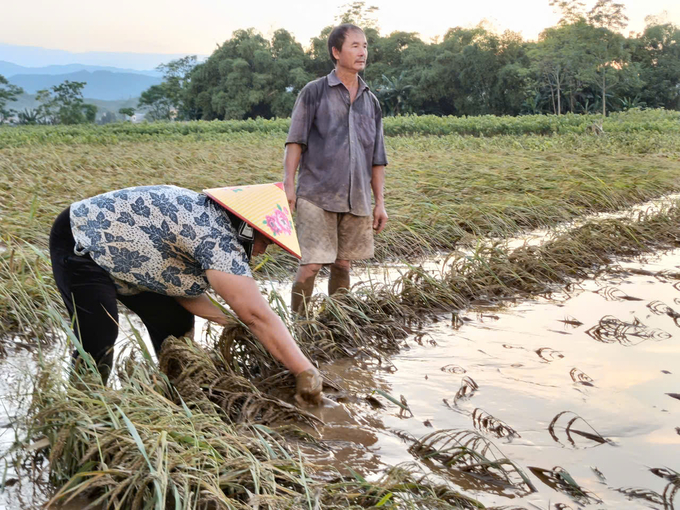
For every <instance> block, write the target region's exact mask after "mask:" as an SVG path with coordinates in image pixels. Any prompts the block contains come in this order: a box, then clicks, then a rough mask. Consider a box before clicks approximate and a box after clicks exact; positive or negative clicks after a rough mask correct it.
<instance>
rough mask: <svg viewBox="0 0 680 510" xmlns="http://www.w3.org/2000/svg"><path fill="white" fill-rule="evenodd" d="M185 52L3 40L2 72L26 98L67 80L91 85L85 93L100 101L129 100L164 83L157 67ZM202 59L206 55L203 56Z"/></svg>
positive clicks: (0, 50) (28, 99)
mask: <svg viewBox="0 0 680 510" xmlns="http://www.w3.org/2000/svg"><path fill="white" fill-rule="evenodd" d="M184 56H186V55H183V54H161V53H129V52H128V53H125V52H101V51H100V52H93V51H87V52H79V53H75V52H70V51H64V50H55V49H49V48H39V47H34V46H19V45H13V44H5V43H0V75H2V76H4V77H5V78H7V80H8V81H9V82H10V83H12V84H14V85H17V86H19V87H21V88H23V89H24V92H25V94H24V96H25V97H24V98H23V99H24V102H25V103H31V102H32V98H31V96H32V95H33V94H35V93H36V92H37V91H38V90H41V89H48V88H50V87H52V86H54V85H59V84H60V83H63V82H64V81H66V80H69V81H81V82H85V83H86V84H87V85H85V87H84V88H83V96H84V97H86V98H90V99H94V100H100V101H127V100H129V99H131V98H138V97H139V96H140V94H141V93H142V92H143V91H145V90H146V89H148V88H149V87H151V86H152V85H157V84H159V83H161V80H162V74H161V73H160V72H158V71H156V70H155V68H156V67H157V66H158V65H160V64H163V63H167V62H170V61H171V60H175V59H177V58H181V57H184ZM199 59H202V56H199Z"/></svg>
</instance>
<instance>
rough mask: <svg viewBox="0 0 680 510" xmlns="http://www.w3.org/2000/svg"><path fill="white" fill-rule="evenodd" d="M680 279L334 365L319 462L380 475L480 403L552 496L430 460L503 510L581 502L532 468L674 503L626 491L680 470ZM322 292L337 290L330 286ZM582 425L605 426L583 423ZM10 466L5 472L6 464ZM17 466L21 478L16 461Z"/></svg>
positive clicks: (525, 305) (544, 303)
mask: <svg viewBox="0 0 680 510" xmlns="http://www.w3.org/2000/svg"><path fill="white" fill-rule="evenodd" d="M623 266H624V267H625V268H627V269H629V270H633V271H636V272H637V273H639V271H637V270H640V269H644V270H645V271H649V272H657V271H662V270H668V271H680V252H675V253H670V254H667V255H664V256H662V257H660V258H659V259H657V260H653V261H651V262H648V263H645V264H640V263H628V264H626V263H624V264H623ZM676 283H677V281H676V280H673V279H668V278H659V277H656V276H652V275H649V274H635V273H629V274H625V275H616V276H608V277H606V278H602V279H598V280H597V281H587V282H585V283H584V284H583V285H582V286H581V287H580V288H579V289H575V290H573V291H572V292H571V293H570V294H568V295H567V294H563V295H558V296H553V298H554V299H552V300H545V299H539V300H535V301H523V302H520V303H519V304H516V305H514V306H511V307H507V308H505V309H502V310H500V309H484V310H476V311H467V312H463V313H461V314H460V317H459V320H457V321H455V322H454V321H452V320H451V319H452V318H451V315H448V316H443V317H442V320H441V321H440V322H438V323H436V324H433V325H431V326H430V327H428V328H426V329H425V330H424V331H423V333H425V334H424V335H421V336H420V337H419V338H418V339H416V338H410V339H408V344H409V346H410V347H409V348H408V349H405V350H403V351H402V353H401V354H399V355H398V356H396V357H394V358H392V359H391V360H390V361H391V364H389V365H388V366H382V367H377V366H364V365H361V364H360V363H357V362H352V361H342V362H337V363H334V364H333V365H330V366H325V367H322V368H323V369H324V370H325V371H326V373H327V374H328V375H329V376H330V377H331V378H334V379H336V380H337V382H338V383H339V384H340V385H341V386H343V387H344V389H345V391H343V392H329V397H330V398H331V399H332V400H334V401H336V402H337V403H338V404H339V405H336V406H334V407H325V408H323V409H319V410H317V411H316V412H317V413H318V414H319V416H320V417H322V418H323V419H324V420H325V421H326V426H325V427H323V428H322V429H321V430H320V433H321V435H322V438H323V439H324V440H325V441H327V443H328V444H329V445H330V446H331V448H332V450H331V451H330V452H323V453H317V454H316V457H317V460H318V461H319V462H330V463H332V464H334V465H336V466H337V467H339V468H340V469H343V468H346V467H348V466H349V467H351V468H352V469H354V470H357V471H361V472H362V473H364V474H365V475H366V476H368V477H373V478H376V477H378V476H379V474H380V472H381V471H382V470H384V468H385V467H386V466H389V465H394V464H398V463H401V462H413V461H414V460H416V458H415V457H414V456H413V455H412V454H411V453H409V450H408V447H409V445H410V444H411V443H410V442H409V441H408V440H404V439H403V438H404V437H407V436H408V435H410V436H415V437H422V436H424V435H426V434H429V433H432V432H434V431H437V430H445V429H465V430H469V429H473V430H474V429H475V421H474V419H473V416H475V414H474V413H475V410H478V411H477V415H478V414H479V413H480V412H481V411H479V410H483V411H484V412H485V413H488V414H489V415H491V416H493V417H494V418H496V419H498V420H502V422H504V423H505V424H506V425H507V426H509V427H511V428H512V429H514V430H515V431H516V433H517V435H514V436H513V437H511V438H508V437H504V438H497V437H495V435H494V434H493V431H488V430H484V427H481V426H479V423H478V426H479V432H480V433H481V434H483V435H484V436H485V437H487V438H488V439H490V440H491V441H493V443H494V444H495V445H496V446H498V447H499V448H500V450H501V451H502V452H503V454H504V455H505V456H506V457H507V458H509V459H511V460H512V461H513V462H515V463H516V464H517V465H518V466H519V467H521V468H522V469H523V470H524V471H525V472H526V473H527V475H528V476H529V477H530V479H531V481H532V483H533V484H534V485H535V486H536V488H537V489H538V492H536V493H532V494H524V495H522V494H518V493H517V492H514V491H512V490H508V489H502V488H494V487H491V486H488V485H483V484H480V482H479V480H477V479H475V478H473V477H471V476H469V475H465V474H461V473H460V472H456V471H451V470H446V469H441V466H440V465H437V463H436V462H434V461H428V462H426V463H424V462H420V465H421V466H422V467H423V468H424V469H426V470H429V469H434V470H435V471H436V475H437V476H439V477H442V478H448V479H449V480H452V481H453V482H454V483H455V484H456V485H457V486H458V487H459V488H460V490H461V491H463V492H465V493H466V494H468V495H470V496H473V497H476V498H478V499H479V500H481V501H482V502H483V503H484V504H486V505H489V506H492V505H517V506H519V507H526V508H543V509H547V508H554V507H555V504H556V503H563V504H566V505H569V507H571V508H574V509H575V508H579V505H578V504H577V503H576V502H575V501H573V500H571V499H570V498H569V497H568V496H566V495H564V494H562V493H560V492H558V491H556V490H554V489H553V488H551V487H550V486H549V485H547V484H546V483H544V482H543V481H541V479H539V478H538V477H537V476H535V475H533V474H532V473H531V472H530V471H529V469H528V468H529V467H537V468H544V469H553V468H555V467H557V466H560V467H562V468H563V469H565V470H567V471H568V472H569V473H570V474H571V475H572V476H573V477H574V479H575V480H576V481H577V482H578V483H579V484H580V485H582V486H583V487H584V488H586V489H588V490H589V491H591V492H592V493H593V494H594V495H596V496H597V498H599V499H600V500H602V503H600V504H597V503H595V504H594V505H593V507H595V508H631V509H633V508H650V507H651V508H663V505H662V504H661V505H659V504H656V505H655V504H653V503H650V502H649V501H646V500H640V499H637V500H635V499H632V500H631V499H628V498H627V497H626V496H625V495H623V494H622V493H620V492H617V489H626V488H631V487H634V488H643V489H646V490H648V491H654V492H656V493H658V494H661V493H662V492H663V490H664V487H665V486H666V484H667V482H666V481H665V480H663V479H662V478H660V477H658V476H656V475H655V474H654V473H653V472H652V471H650V468H664V467H667V468H672V469H675V470H676V471H680V433H679V432H678V430H676V427H680V400H677V399H675V398H673V397H671V396H669V395H667V393H675V394H678V393H680V327H679V325H680V319H678V318H676V317H675V315H674V311H677V312H680V284H677V285H676ZM318 287H319V289H320V290H323V287H324V282H322V281H321V282H319V285H318ZM283 292H284V295H285V294H286V291H285V289H284V290H283ZM633 298H634V299H636V300H633ZM200 328H201V324H199V325H198V328H197V330H200ZM197 336H198V335H197ZM31 366H32V361H31V359H30V356H27V355H26V354H19V355H17V356H13V357H11V358H8V359H7V360H5V361H3V362H2V366H0V374H3V381H4V382H3V384H2V385H0V391H2V392H3V394H4V395H6V394H7V393H8V392H12V393H14V392H15V390H16V387H17V385H18V384H19V380H20V379H21V377H20V374H21V373H25V372H26V371H29V372H30V369H31ZM464 377H469V378H471V379H472V380H474V381H475V383H476V384H477V385H478V389H477V390H476V391H475V392H474V393H473V394H472V395H471V396H468V397H465V398H462V399H458V400H457V401H456V399H455V395H456V393H457V392H458V390H459V388H460V386H461V383H462V382H463V378H464ZM374 389H379V390H381V391H383V392H386V393H388V394H390V395H392V396H394V397H395V398H397V399H399V398H400V397H401V396H403V397H404V399H405V401H406V402H407V404H408V407H409V408H410V410H411V413H408V412H405V411H403V410H401V409H400V408H399V407H397V406H396V405H394V404H392V403H391V402H389V401H388V400H387V399H385V398H384V397H383V396H381V395H380V394H378V393H374V394H373V395H372V396H373V397H374V399H371V400H370V403H369V402H368V401H367V400H366V399H365V398H364V397H365V396H366V395H367V394H369V393H370V392H371V390H374ZM3 404H4V405H5V411H3V418H2V420H0V421H1V422H3V425H4V428H2V429H0V448H2V449H3V450H4V449H6V447H8V446H9V444H11V442H12V440H13V430H12V427H11V426H7V425H9V423H10V422H11V416H12V415H13V414H14V413H15V412H16V409H18V408H20V407H21V402H18V403H12V402H9V401H6V399H5V398H4V397H3ZM563 411H570V412H572V413H576V414H577V415H579V416H581V417H582V418H583V419H585V420H587V423H588V424H590V426H592V427H593V428H594V429H595V430H596V431H597V433H599V434H601V436H603V437H604V438H606V439H607V442H605V443H602V444H601V443H599V442H596V441H593V440H591V439H589V438H588V437H584V436H583V435H581V434H578V433H572V434H568V433H567V431H566V430H565V426H566V425H567V424H568V422H569V420H570V419H571V418H573V417H575V415H574V414H570V415H563V416H562V418H561V419H560V420H558V422H557V425H556V427H555V429H554V431H553V435H554V437H553V435H551V433H550V432H549V430H548V428H549V425H550V423H551V421H552V420H553V418H554V417H555V416H557V415H558V414H559V413H561V412H563ZM573 429H576V430H580V431H585V432H591V433H592V431H591V429H590V428H589V427H588V425H586V424H584V423H583V422H582V421H579V420H577V421H576V422H575V423H574V425H573ZM591 437H592V436H591ZM0 469H3V470H4V467H3V466H2V464H0ZM595 470H597V473H600V474H601V475H598V474H596V471H595ZM8 473H9V474H8V475H7V477H8V478H11V477H12V470H11V468H10V469H9V470H8ZM13 489H14V487H10V488H8V490H7V491H6V492H5V493H3V494H2V495H0V508H7V509H9V508H34V507H35V506H36V503H37V502H39V501H44V495H42V492H41V490H43V489H42V488H40V490H39V488H36V487H32V486H26V484H24V485H23V486H22V488H21V491H20V492H19V491H16V490H13ZM47 492H49V490H47ZM19 496H21V500H19ZM550 505H552V506H550ZM676 505H677V502H676ZM80 506H82V505H81V504H80V503H77V504H76V506H75V507H74V506H71V507H69V508H79V507H80Z"/></svg>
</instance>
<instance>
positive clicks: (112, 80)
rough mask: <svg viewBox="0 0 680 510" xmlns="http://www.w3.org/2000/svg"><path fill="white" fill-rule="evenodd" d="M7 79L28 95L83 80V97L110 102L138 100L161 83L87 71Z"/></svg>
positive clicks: (150, 78)
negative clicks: (66, 82)
mask: <svg viewBox="0 0 680 510" xmlns="http://www.w3.org/2000/svg"><path fill="white" fill-rule="evenodd" d="M5 77H6V78H7V80H8V81H9V82H10V83H12V84H14V85H17V86H19V87H21V88H22V89H24V92H26V93H27V94H35V93H36V92H37V91H38V90H41V89H47V88H50V87H52V86H54V85H59V84H60V83H63V82H64V81H66V80H69V81H81V82H85V83H86V85H85V87H84V88H83V96H84V97H91V98H95V99H104V100H108V101H112V100H119V99H128V98H131V97H139V95H140V94H141V93H142V92H143V91H145V90H146V89H148V88H149V87H151V86H152V85H158V84H159V83H161V81H162V78H160V77H154V76H147V75H144V74H137V73H126V72H112V71H92V72H91V71H86V70H81V71H76V72H73V73H68V74H15V75H10V76H5Z"/></svg>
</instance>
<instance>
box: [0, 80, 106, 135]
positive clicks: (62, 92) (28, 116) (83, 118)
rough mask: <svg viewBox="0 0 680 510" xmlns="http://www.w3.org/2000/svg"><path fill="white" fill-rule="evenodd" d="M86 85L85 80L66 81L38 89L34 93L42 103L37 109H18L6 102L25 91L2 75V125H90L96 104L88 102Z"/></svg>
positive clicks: (93, 119)
mask: <svg viewBox="0 0 680 510" xmlns="http://www.w3.org/2000/svg"><path fill="white" fill-rule="evenodd" d="M85 85H86V83H85V82H82V81H69V80H66V81H64V82H62V83H60V84H59V85H53V86H52V87H50V88H49V89H43V90H39V91H38V92H37V93H36V96H35V98H36V100H37V101H38V102H39V103H40V104H39V106H38V107H37V108H25V109H24V110H23V111H16V110H14V109H12V108H7V104H8V103H11V102H12V101H15V100H16V99H17V97H18V96H19V95H21V94H23V93H24V91H23V89H22V88H21V87H17V86H16V85H12V84H11V83H9V82H8V81H7V79H6V78H5V77H4V76H2V75H0V124H3V123H4V122H11V123H13V124H28V125H33V124H46V125H53V124H66V125H71V124H91V123H93V122H95V119H96V116H97V107H96V106H95V105H92V104H87V103H85V101H84V99H83V88H84V87H85Z"/></svg>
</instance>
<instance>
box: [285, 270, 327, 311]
mask: <svg viewBox="0 0 680 510" xmlns="http://www.w3.org/2000/svg"><path fill="white" fill-rule="evenodd" d="M321 267H322V264H304V265H302V264H301V265H300V267H299V268H298V271H297V274H296V275H295V281H294V282H293V292H292V293H291V299H290V308H291V310H292V311H293V312H295V313H299V314H302V313H303V312H304V311H305V309H306V307H307V303H308V302H309V299H310V298H311V297H312V294H313V293H314V281H315V280H316V275H317V274H319V271H320V270H321Z"/></svg>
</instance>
